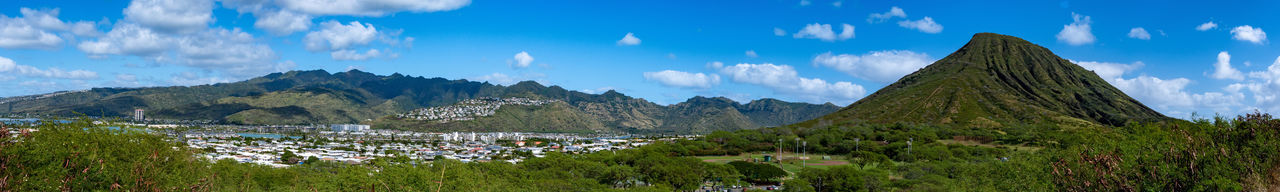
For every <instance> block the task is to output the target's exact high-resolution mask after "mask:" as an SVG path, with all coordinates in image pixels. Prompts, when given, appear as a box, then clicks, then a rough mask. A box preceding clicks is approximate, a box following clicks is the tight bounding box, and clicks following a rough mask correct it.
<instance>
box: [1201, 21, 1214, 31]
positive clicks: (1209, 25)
mask: <svg viewBox="0 0 1280 192" xmlns="http://www.w3.org/2000/svg"><path fill="white" fill-rule="evenodd" d="M1214 28H1218V24H1217V23H1213V21H1210V22H1205V23H1204V24H1200V25H1199V26H1196V31H1208V30H1210V29H1214Z"/></svg>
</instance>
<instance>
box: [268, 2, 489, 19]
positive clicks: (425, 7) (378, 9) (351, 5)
mask: <svg viewBox="0 0 1280 192" xmlns="http://www.w3.org/2000/svg"><path fill="white" fill-rule="evenodd" d="M276 3H277V4H278V5H279V6H280V7H283V8H285V9H290V10H294V11H297V12H300V13H306V14H312V15H355V16H383V15H387V14H391V13H396V12H416V13H423V12H436V11H449V10H455V9H459V8H462V7H465V6H467V5H469V4H471V0H376V1H365V0H278V1H276Z"/></svg>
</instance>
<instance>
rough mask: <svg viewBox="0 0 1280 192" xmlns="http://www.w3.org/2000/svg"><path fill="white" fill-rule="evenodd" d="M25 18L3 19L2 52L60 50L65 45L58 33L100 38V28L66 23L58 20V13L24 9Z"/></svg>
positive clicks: (0, 25)
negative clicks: (14, 50) (98, 36)
mask: <svg viewBox="0 0 1280 192" xmlns="http://www.w3.org/2000/svg"><path fill="white" fill-rule="evenodd" d="M19 12H20V13H22V17H9V16H4V15H0V48H6V49H45V50H51V49H57V48H59V47H61V46H62V43H63V42H65V40H64V39H63V35H59V34H58V33H63V34H66V33H67V32H69V33H70V34H66V36H70V35H81V36H96V35H98V34H99V32H98V31H97V28H96V24H94V23H93V22H87V21H80V22H74V23H67V22H63V21H62V20H60V19H58V14H59V10H58V9H42V10H37V9H30V8H25V7H24V8H20V9H19Z"/></svg>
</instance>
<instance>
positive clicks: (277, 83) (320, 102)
mask: <svg viewBox="0 0 1280 192" xmlns="http://www.w3.org/2000/svg"><path fill="white" fill-rule="evenodd" d="M511 97H516V98H528V99H536V100H559V101H561V102H552V103H544V104H543V105H528V106H525V105H510V107H508V106H503V107H502V108H501V109H500V110H499V109H495V110H493V114H492V116H484V117H480V118H476V119H475V120H473V121H466V122H468V123H470V125H469V124H465V123H456V122H449V123H444V124H445V125H425V124H420V123H423V122H422V121H401V120H402V119H404V117H407V116H398V115H399V114H406V113H410V112H411V111H413V110H415V109H422V108H430V107H439V106H447V105H453V104H455V103H459V102H463V101H466V100H469V99H479V98H511ZM15 98H21V99H5V100H6V101H11V103H12V104H13V110H12V111H13V113H31V114H48V115H62V116H78V114H84V115H89V116H106V117H128V116H131V115H132V113H133V112H134V109H144V110H145V113H146V114H145V115H146V117H147V118H149V119H174V120H213V121H219V122H223V123H232V124H341V123H372V124H374V125H375V126H374V128H382V129H411V130H421V131H485V130H502V131H590V132H595V131H611V132H632V133H644V132H664V133H704V132H709V131H712V130H736V129H749V128H757V127H764V126H780V125H786V124H791V123H795V122H800V121H804V120H808V119H812V118H816V117H818V116H821V115H823V114H827V113H830V112H834V111H835V110H837V109H839V107H838V106H835V105H831V104H824V105H815V104H807V103H791V102H783V101H779V100H776V99H761V100H756V101H752V102H750V103H747V104H739V103H737V102H734V101H732V100H729V99H725V98H705V97H695V98H691V99H689V100H688V101H686V102H682V103H677V104H674V105H666V106H664V105H658V104H655V103H653V102H649V101H646V100H644V99H640V98H632V97H629V96H626V95H623V94H621V93H618V92H615V91H608V92H605V93H603V94H588V93H582V92H577V91H569V90H566V89H564V88H561V87H559V86H550V87H546V86H543V85H541V84H538V83H536V82H532V81H526V82H520V83H517V84H514V85H510V86H502V85H495V84H490V83H488V82H474V81H468V80H448V79H444V78H424V77H412V76H405V75H401V74H398V73H397V74H392V75H389V76H382V75H375V74H371V73H367V72H362V71H359V70H351V71H347V72H339V73H332V74H331V73H329V72H326V71H323V70H314V71H290V72H285V73H272V74H269V75H266V76H262V77H257V78H252V79H249V80H245V81H240V82H233V83H219V84H212V85H199V86H171V87H148V88H94V89H90V90H87V91H77V92H61V93H57V94H43V95H36V96H27V97H15ZM5 105H6V106H5V107H6V108H7V107H8V106H7V105H8V103H6V104H5ZM475 126H485V127H475Z"/></svg>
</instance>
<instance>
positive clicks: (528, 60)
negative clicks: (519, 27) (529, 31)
mask: <svg viewBox="0 0 1280 192" xmlns="http://www.w3.org/2000/svg"><path fill="white" fill-rule="evenodd" d="M511 59H512V60H513V61H515V62H514V63H512V64H513V65H512V66H511V67H514V68H525V67H529V64H533V56H529V53H528V52H524V51H521V52H520V53H516V55H515V56H514V57H512V58H511Z"/></svg>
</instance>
